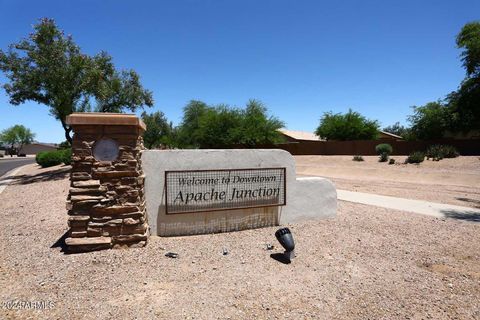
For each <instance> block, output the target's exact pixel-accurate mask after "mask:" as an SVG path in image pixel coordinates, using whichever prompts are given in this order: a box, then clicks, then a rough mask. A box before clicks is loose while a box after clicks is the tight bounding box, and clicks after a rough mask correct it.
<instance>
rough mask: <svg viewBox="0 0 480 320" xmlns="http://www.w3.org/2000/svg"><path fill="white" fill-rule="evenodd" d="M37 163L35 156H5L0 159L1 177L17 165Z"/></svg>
mask: <svg viewBox="0 0 480 320" xmlns="http://www.w3.org/2000/svg"><path fill="white" fill-rule="evenodd" d="M30 163H35V158H11V159H8V158H4V159H1V160H0V177H1V176H3V175H4V174H5V173H7V172H8V171H10V170H13V169H15V168H17V167H20V166H23V165H26V164H30Z"/></svg>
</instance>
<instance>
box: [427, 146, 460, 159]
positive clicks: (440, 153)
mask: <svg viewBox="0 0 480 320" xmlns="http://www.w3.org/2000/svg"><path fill="white" fill-rule="evenodd" d="M425 155H426V156H427V159H430V158H432V160H434V161H439V160H442V159H443V158H456V157H458V156H459V155H460V154H459V153H458V151H457V149H455V148H454V147H452V146H448V145H441V144H436V145H433V146H430V147H428V149H427V152H426V154H425Z"/></svg>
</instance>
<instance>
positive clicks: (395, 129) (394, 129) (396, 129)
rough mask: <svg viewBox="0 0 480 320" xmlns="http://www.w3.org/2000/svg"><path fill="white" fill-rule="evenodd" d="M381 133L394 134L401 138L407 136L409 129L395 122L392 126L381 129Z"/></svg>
mask: <svg viewBox="0 0 480 320" xmlns="http://www.w3.org/2000/svg"><path fill="white" fill-rule="evenodd" d="M383 131H385V132H389V133H393V134H396V135H397V136H400V137H403V138H405V137H406V136H408V134H409V129H408V128H407V127H405V126H402V125H401V124H400V122H395V123H394V124H393V125H391V126H387V127H385V128H383Z"/></svg>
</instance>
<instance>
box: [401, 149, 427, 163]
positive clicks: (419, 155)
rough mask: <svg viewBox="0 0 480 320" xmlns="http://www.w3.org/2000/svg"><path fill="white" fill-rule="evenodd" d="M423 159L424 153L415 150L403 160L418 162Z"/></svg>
mask: <svg viewBox="0 0 480 320" xmlns="http://www.w3.org/2000/svg"><path fill="white" fill-rule="evenodd" d="M423 160H425V153H423V152H421V151H415V152H412V153H410V155H409V156H408V158H407V159H406V160H405V163H420V162H423Z"/></svg>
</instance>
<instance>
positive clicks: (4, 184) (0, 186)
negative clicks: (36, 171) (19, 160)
mask: <svg viewBox="0 0 480 320" xmlns="http://www.w3.org/2000/svg"><path fill="white" fill-rule="evenodd" d="M29 165H31V163H29V164H25V165H23V166H20V167H17V168H15V169H13V170H10V171H8V172H7V173H5V174H4V175H3V176H1V177H0V194H2V192H3V190H5V188H6V187H7V186H8V185H9V184H10V182H12V179H5V178H6V177H9V176H11V177H14V176H16V175H17V174H18V173H19V172H20V171H21V170H22V169H23V168H24V167H26V166H29ZM4 179H5V180H4Z"/></svg>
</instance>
